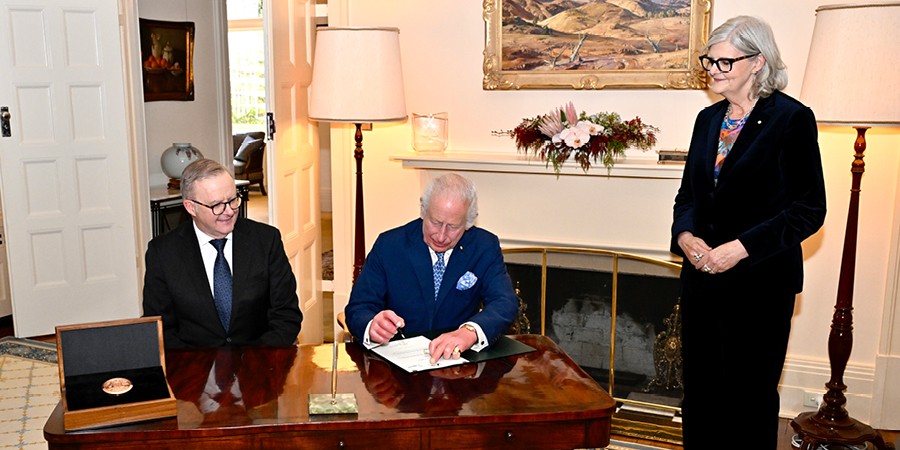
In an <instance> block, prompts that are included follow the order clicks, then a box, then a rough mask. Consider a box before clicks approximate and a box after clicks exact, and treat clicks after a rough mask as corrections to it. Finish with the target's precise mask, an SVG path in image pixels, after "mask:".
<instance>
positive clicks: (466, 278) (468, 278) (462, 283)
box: [456, 272, 478, 291]
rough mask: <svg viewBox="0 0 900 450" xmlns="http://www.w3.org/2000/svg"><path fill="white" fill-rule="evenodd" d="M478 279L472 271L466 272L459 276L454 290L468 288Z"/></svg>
mask: <svg viewBox="0 0 900 450" xmlns="http://www.w3.org/2000/svg"><path fill="white" fill-rule="evenodd" d="M476 281H478V277H476V276H475V274H474V273H472V272H466V273H464V274H463V276H461V277H459V281H457V282H456V290H457V291H464V290H466V289H469V288H470V287H472V286H475V282H476Z"/></svg>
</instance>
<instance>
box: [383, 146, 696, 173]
mask: <svg viewBox="0 0 900 450" xmlns="http://www.w3.org/2000/svg"><path fill="white" fill-rule="evenodd" d="M391 160H394V161H401V162H402V163H403V167H411V168H416V169H437V170H453V171H472V172H510V173H522V174H544V175H546V174H553V167H552V166H548V165H547V163H545V162H544V161H541V160H540V159H539V158H536V157H534V156H532V155H524V154H520V153H469V152H449V153H405V154H402V155H395V156H392V157H391ZM683 168H684V165H683V164H660V163H658V162H657V161H656V160H654V159H650V158H627V159H625V160H623V161H622V162H619V163H616V164H615V166H613V168H612V169H611V170H609V171H607V170H604V168H603V166H602V165H601V166H599V167H592V168H591V169H590V170H589V171H588V172H585V171H583V170H582V169H581V168H580V167H579V166H578V165H577V164H576V163H575V162H574V161H567V162H566V163H565V164H564V165H563V167H562V169H561V170H560V176H563V175H566V176H568V175H579V176H597V177H626V178H660V179H678V180H680V179H681V171H682V169H683Z"/></svg>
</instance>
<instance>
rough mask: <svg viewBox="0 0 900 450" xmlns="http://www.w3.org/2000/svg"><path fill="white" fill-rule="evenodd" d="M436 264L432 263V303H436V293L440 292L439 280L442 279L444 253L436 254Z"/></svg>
mask: <svg viewBox="0 0 900 450" xmlns="http://www.w3.org/2000/svg"><path fill="white" fill-rule="evenodd" d="M436 254H437V262H436V263H434V301H437V298H438V292H439V291H440V290H441V280H443V279H444V269H445V267H444V252H441V253H436Z"/></svg>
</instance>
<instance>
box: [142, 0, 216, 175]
mask: <svg viewBox="0 0 900 450" xmlns="http://www.w3.org/2000/svg"><path fill="white" fill-rule="evenodd" d="M217 3H221V5H219V6H218V8H224V1H220V0H138V14H139V16H140V18H142V19H153V20H164V21H171V22H194V27H195V28H194V100H193V101H168V100H167V101H154V102H147V103H145V104H144V114H145V118H146V125H147V167H148V171H149V175H150V184H151V185H165V184H166V182H167V181H168V177H166V175H165V174H163V172H162V167H161V166H160V162H159V158H160V156H162V153H163V151H164V150H165V149H167V148H169V147H170V146H171V145H172V143H173V142H190V143H191V144H193V146H194V147H197V148H198V149H199V150H200V152H201V153H202V154H203V156H204V157H206V158H210V159H215V160H217V161H219V162H220V163H223V164H225V165H226V166H228V167H230V165H231V159H230V158H223V157H222V155H224V154H227V155H229V156H230V154H231V152H232V151H233V150H232V149H231V147H230V145H231V144H230V142H231V136H230V135H229V134H230V132H229V131H227V129H224V128H223V125H224V124H223V123H222V120H221V111H222V109H223V104H222V102H223V100H226V99H225V97H226V96H223V95H222V94H221V93H222V92H223V90H224V89H223V86H222V80H223V75H224V77H225V78H227V76H228V74H227V73H224V74H222V73H220V71H219V69H220V68H221V66H220V64H221V60H220V59H217V52H218V50H217V48H216V45H217V42H216V41H215V36H216V33H219V31H218V29H217V28H216V27H217V26H225V24H221V25H219V24H218V23H217V22H216V21H217V10H218V8H217V5H216V4H217ZM228 126H229V127H230V124H229V125H228ZM224 135H229V136H227V142H228V143H229V144H228V145H229V147H228V148H223V142H225V141H223V136H224Z"/></svg>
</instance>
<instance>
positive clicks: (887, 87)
mask: <svg viewBox="0 0 900 450" xmlns="http://www.w3.org/2000/svg"><path fill="white" fill-rule="evenodd" d="M898 70H900V2H896V1H894V2H869V3H859V4H846V5H826V6H820V7H819V8H817V9H816V26H815V30H814V31H813V38H812V44H811V46H810V50H809V58H808V60H807V62H806V73H805V76H804V77H803V88H802V89H801V91H800V100H801V101H802V102H803V103H805V104H806V105H808V106H809V107H810V108H812V110H813V112H814V113H815V114H816V119H817V121H818V122H819V123H823V124H826V125H849V126H879V125H900V76H898V75H897V71H898Z"/></svg>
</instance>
